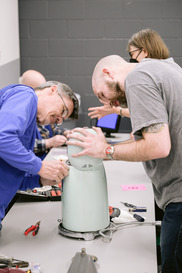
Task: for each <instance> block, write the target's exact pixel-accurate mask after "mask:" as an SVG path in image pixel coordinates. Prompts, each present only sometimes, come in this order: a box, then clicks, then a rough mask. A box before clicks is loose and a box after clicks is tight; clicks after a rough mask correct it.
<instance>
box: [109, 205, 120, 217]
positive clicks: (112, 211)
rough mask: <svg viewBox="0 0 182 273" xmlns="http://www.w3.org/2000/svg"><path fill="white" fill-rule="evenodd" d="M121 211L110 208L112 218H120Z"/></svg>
mask: <svg viewBox="0 0 182 273" xmlns="http://www.w3.org/2000/svg"><path fill="white" fill-rule="evenodd" d="M120 213H121V212H120V209H118V208H114V207H111V206H109V216H110V218H114V217H118V216H119V215H120Z"/></svg>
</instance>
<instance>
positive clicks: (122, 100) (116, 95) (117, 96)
mask: <svg viewBox="0 0 182 273" xmlns="http://www.w3.org/2000/svg"><path fill="white" fill-rule="evenodd" d="M106 85H107V87H108V88H109V89H110V90H111V91H112V92H113V98H112V100H111V105H113V103H114V102H115V101H119V104H120V106H121V107H123V108H127V107H128V105H127V100H126V95H125V91H124V90H123V89H122V88H121V87H120V85H119V83H118V82H109V81H107V82H106Z"/></svg>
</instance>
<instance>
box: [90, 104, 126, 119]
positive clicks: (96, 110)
mask: <svg viewBox="0 0 182 273" xmlns="http://www.w3.org/2000/svg"><path fill="white" fill-rule="evenodd" d="M88 111H90V113H89V114H88V116H90V118H98V119H99V118H102V117H104V116H106V115H109V114H113V113H115V114H117V115H122V116H125V117H130V113H129V110H128V108H121V107H120V106H117V107H116V106H112V107H111V106H110V105H108V104H104V105H103V106H100V107H91V108H89V109H88Z"/></svg>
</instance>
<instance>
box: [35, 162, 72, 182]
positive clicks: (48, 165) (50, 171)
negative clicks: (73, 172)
mask: <svg viewBox="0 0 182 273" xmlns="http://www.w3.org/2000/svg"><path fill="white" fill-rule="evenodd" d="M68 171H69V166H68V165H66V164H65V163H63V162H61V161H59V160H52V161H42V167H41V169H40V171H39V172H38V174H39V175H40V176H41V177H42V178H44V179H47V180H52V181H55V182H56V183H59V182H60V181H61V180H62V179H63V178H64V177H65V176H67V175H68Z"/></svg>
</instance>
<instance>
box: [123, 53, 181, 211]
mask: <svg viewBox="0 0 182 273" xmlns="http://www.w3.org/2000/svg"><path fill="white" fill-rule="evenodd" d="M125 92H126V97H127V102H128V107H129V111H130V116H131V124H132V129H133V133H134V135H136V136H139V135H141V129H142V128H144V127H147V126H149V125H151V124H156V123H167V124H168V126H169V131H170V137H171V145H172V146H171V151H170V154H169V155H168V156H167V157H166V158H161V159H156V160H150V161H146V162H143V165H144V168H145V170H146V172H147V174H148V176H149V177H150V179H151V180H152V183H153V189H154V195H155V199H156V202H157V204H158V206H159V207H160V208H162V209H165V207H166V205H167V204H169V203H171V202H182V68H181V67H180V66H178V65H177V64H176V63H175V62H174V60H173V59H172V58H169V59H166V60H154V59H143V60H142V61H141V62H140V63H139V64H137V65H136V67H135V69H134V70H132V72H130V73H129V74H128V76H127V78H126V81H125Z"/></svg>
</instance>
